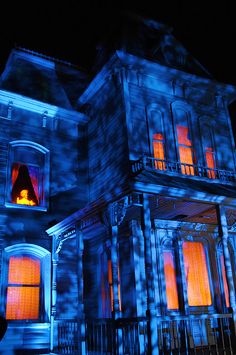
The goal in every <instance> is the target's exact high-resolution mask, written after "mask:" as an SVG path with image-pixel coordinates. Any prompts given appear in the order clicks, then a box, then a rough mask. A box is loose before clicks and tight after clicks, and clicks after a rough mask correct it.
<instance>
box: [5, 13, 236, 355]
mask: <svg viewBox="0 0 236 355" xmlns="http://www.w3.org/2000/svg"><path fill="white" fill-rule="evenodd" d="M234 100H236V88H235V87H233V86H231V85H228V84H224V83H219V82H217V81H216V80H215V79H214V78H212V76H211V75H210V73H208V71H207V70H206V69H205V68H203V67H202V65H201V64H200V63H199V62H198V61H197V60H196V59H195V58H194V57H193V56H191V54H190V53H189V52H188V51H187V50H186V49H185V48H184V47H183V45H182V44H181V43H179V42H178V41H177V40H176V39H175V37H174V35H173V33H172V30H171V29H170V28H168V27H167V26H165V25H163V24H161V23H157V22H154V21H152V20H147V19H137V18H133V19H129V21H124V23H123V28H122V31H121V32H120V33H118V32H116V36H115V37H112V36H111V38H110V40H109V38H108V39H107V41H106V42H105V43H104V44H103V45H102V46H100V49H99V50H98V55H97V59H96V63H95V65H94V67H93V68H92V69H91V72H89V73H87V72H85V71H83V70H81V69H80V68H77V67H75V66H73V65H71V64H70V63H66V62H63V61H59V60H55V59H52V58H49V57H45V56H43V55H40V54H38V53H34V52H31V51H29V50H26V49H22V48H15V49H13V50H12V52H11V54H10V56H9V59H8V61H7V63H6V67H5V70H4V71H3V72H2V74H1V79H0V127H1V129H0V137H1V139H0V146H1V150H0V192H1V193H0V232H1V234H0V252H1V254H0V255H1V259H0V272H1V289H0V290H1V304H0V307H1V308H0V312H1V315H3V316H4V317H5V318H6V319H7V320H8V329H7V332H6V334H5V336H4V338H3V340H2V342H1V343H0V352H1V351H2V353H3V354H4V351H5V353H6V354H8V352H7V351H9V349H11V350H12V351H13V352H14V351H16V353H19V351H21V352H22V354H27V353H29V354H42V353H46V352H49V351H51V352H52V353H58V354H119V355H121V354H130V355H131V354H132V355H136V354H137V355H138V354H155V355H158V354H198V353H201V354H231V355H233V354H236V348H235V344H236V341H235V329H236V328H235V326H236V291H235V290H236V257H235V255H236V235H235V233H236V227H235V226H236V185H235V179H236V173H235V145H234V138H233V133H232V127H231V121H230V115H229V111H228V106H229V105H230V104H231V103H232V102H233V101H234ZM17 351H18V352H17Z"/></svg>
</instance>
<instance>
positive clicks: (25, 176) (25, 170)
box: [12, 163, 39, 205]
mask: <svg viewBox="0 0 236 355" xmlns="http://www.w3.org/2000/svg"><path fill="white" fill-rule="evenodd" d="M22 190H28V199H29V200H31V201H33V202H34V204H35V205H38V204H39V168H38V167H35V166H29V165H24V164H20V163H13V164H12V202H13V203H16V201H17V197H19V196H20V192H21V191H22ZM26 204H27V203H26Z"/></svg>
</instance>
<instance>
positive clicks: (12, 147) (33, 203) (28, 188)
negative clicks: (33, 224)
mask: <svg viewBox="0 0 236 355" xmlns="http://www.w3.org/2000/svg"><path fill="white" fill-rule="evenodd" d="M48 190H49V151H48V149H46V148H45V147H43V146H41V145H39V144H37V143H35V142H30V141H23V140H20V141H13V142H10V144H9V161H8V174H7V188H6V206H8V207H13V208H31V209H39V210H46V208H47V200H48Z"/></svg>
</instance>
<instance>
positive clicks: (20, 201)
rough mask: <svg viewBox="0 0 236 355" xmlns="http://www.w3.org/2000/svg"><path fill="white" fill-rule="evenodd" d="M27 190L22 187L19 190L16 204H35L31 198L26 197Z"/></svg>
mask: <svg viewBox="0 0 236 355" xmlns="http://www.w3.org/2000/svg"><path fill="white" fill-rule="evenodd" d="M28 194H29V191H28V190H26V189H24V190H21V191H20V196H17V198H16V203H17V204H18V205H29V206H35V205H36V203H35V202H34V201H33V200H29V198H28Z"/></svg>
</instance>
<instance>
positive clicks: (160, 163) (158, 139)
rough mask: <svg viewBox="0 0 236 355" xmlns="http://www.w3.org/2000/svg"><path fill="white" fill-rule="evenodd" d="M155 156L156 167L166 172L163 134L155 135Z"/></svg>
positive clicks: (153, 141)
mask: <svg viewBox="0 0 236 355" xmlns="http://www.w3.org/2000/svg"><path fill="white" fill-rule="evenodd" d="M152 144H153V155H154V158H155V161H154V166H155V169H158V170H166V163H165V151H164V137H163V134H162V133H156V134H154V135H153V140H152Z"/></svg>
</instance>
